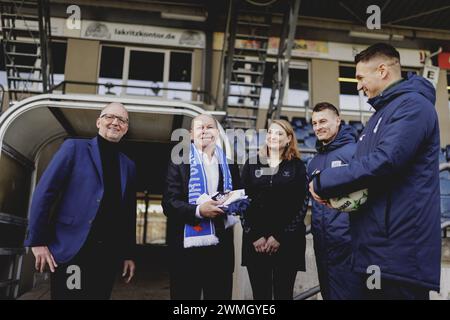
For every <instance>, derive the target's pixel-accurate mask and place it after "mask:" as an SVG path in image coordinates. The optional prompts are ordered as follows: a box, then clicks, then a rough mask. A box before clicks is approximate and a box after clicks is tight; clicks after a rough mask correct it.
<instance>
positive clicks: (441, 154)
mask: <svg viewBox="0 0 450 320" xmlns="http://www.w3.org/2000/svg"><path fill="white" fill-rule="evenodd" d="M444 162H447V159H446V155H445V149H442V150H440V151H439V163H444Z"/></svg>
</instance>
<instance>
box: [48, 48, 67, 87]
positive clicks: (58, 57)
mask: <svg viewBox="0 0 450 320" xmlns="http://www.w3.org/2000/svg"><path fill="white" fill-rule="evenodd" d="M66 52H67V43H66V42H59V41H53V42H52V45H51V54H52V63H53V84H54V85H57V84H58V83H60V82H62V81H64V70H65V67H66Z"/></svg>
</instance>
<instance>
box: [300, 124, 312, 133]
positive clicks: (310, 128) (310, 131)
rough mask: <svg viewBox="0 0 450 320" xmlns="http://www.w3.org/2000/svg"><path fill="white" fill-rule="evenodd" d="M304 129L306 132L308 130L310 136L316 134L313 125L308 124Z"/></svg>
mask: <svg viewBox="0 0 450 320" xmlns="http://www.w3.org/2000/svg"><path fill="white" fill-rule="evenodd" d="M303 129H304V130H307V131H308V133H309V134H311V133H312V134H314V129H313V127H312V125H311V124H310V123H308V124H306V125H305V126H304V127H303Z"/></svg>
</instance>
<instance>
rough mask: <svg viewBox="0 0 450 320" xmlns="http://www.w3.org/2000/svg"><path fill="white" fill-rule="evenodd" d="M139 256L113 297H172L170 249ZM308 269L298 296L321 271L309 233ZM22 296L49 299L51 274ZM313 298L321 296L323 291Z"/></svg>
mask: <svg viewBox="0 0 450 320" xmlns="http://www.w3.org/2000/svg"><path fill="white" fill-rule="evenodd" d="M140 250H141V251H140V252H139V254H138V256H139V259H138V260H137V272H136V276H135V278H134V279H133V281H132V282H131V283H130V284H125V283H124V282H123V280H122V279H119V278H118V279H117V281H116V284H115V286H114V290H113V293H112V299H113V300H168V299H169V297H170V296H169V274H168V271H167V264H166V261H167V259H166V252H167V251H166V250H165V248H163V247H141V248H140ZM306 264H307V266H306V267H307V270H308V271H307V272H299V273H298V274H297V281H296V284H295V288H294V296H295V295H297V294H299V293H301V292H304V291H305V290H307V289H309V288H312V287H314V286H316V285H317V283H318V282H317V272H316V266H315V260H314V252H313V250H312V238H311V236H308V237H307V249H306ZM236 282H240V284H241V286H242V287H241V288H240V291H241V292H240V293H238V294H236V292H235V293H234V296H235V298H237V299H243V300H249V299H252V293H251V288H250V286H249V282H248V275H247V273H246V270H245V268H242V267H239V268H238V270H237V274H236V277H235V284H236ZM19 299H21V300H47V299H50V286H49V279H48V277H45V276H44V277H42V276H41V277H40V280H39V281H38V285H37V286H36V287H35V288H34V289H33V290H31V291H29V292H27V293H25V294H23V295H22V296H21V297H20V298H19ZM311 299H314V300H315V299H321V296H320V294H319V295H315V296H313V297H311ZM430 299H431V300H450V238H447V239H444V240H443V245H442V272H441V292H440V293H437V292H431V293H430Z"/></svg>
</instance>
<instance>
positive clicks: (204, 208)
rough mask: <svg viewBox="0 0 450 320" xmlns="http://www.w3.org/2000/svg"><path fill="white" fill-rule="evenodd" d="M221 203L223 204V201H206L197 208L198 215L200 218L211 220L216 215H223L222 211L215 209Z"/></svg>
mask: <svg viewBox="0 0 450 320" xmlns="http://www.w3.org/2000/svg"><path fill="white" fill-rule="evenodd" d="M222 203H223V201H214V200H210V201H206V202H205V203H203V204H201V205H200V208H199V211H200V215H201V216H202V217H205V218H210V219H212V218H215V217H217V216H218V215H221V214H223V211H222V209H220V208H219V207H217V206H218V205H221V204H222Z"/></svg>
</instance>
